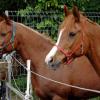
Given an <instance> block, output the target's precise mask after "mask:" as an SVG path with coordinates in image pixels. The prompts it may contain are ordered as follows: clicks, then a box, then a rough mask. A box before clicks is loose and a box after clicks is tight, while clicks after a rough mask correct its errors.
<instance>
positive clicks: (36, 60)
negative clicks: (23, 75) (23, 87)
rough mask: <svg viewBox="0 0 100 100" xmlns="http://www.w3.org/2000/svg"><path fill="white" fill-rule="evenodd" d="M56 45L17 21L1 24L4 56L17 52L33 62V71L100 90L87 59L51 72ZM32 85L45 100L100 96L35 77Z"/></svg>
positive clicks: (1, 42)
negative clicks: (48, 58)
mask: <svg viewBox="0 0 100 100" xmlns="http://www.w3.org/2000/svg"><path fill="white" fill-rule="evenodd" d="M52 46H53V44H52V43H51V42H50V40H49V39H47V38H45V37H43V36H42V35H41V34H40V33H38V32H37V31H34V30H32V29H31V28H29V27H27V26H25V25H23V24H21V23H17V22H13V21H12V20H9V23H8V21H7V22H6V20H3V21H2V22H0V49H1V50H0V52H1V53H0V54H1V55H2V54H3V53H9V52H11V51H13V50H16V51H17V52H18V53H19V54H20V55H21V56H22V58H23V60H24V61H26V60H27V59H30V60H31V70H32V71H34V72H36V73H38V74H40V75H43V76H45V77H48V78H51V79H54V80H56V81H60V82H63V83H68V84H71V85H76V86H81V87H85V88H91V89H97V90H100V78H99V77H98V75H97V73H96V72H95V70H94V69H93V67H92V66H91V64H90V63H89V62H88V60H87V59H86V57H85V56H83V57H81V58H78V59H76V60H75V61H74V62H73V63H72V64H70V65H69V66H67V65H64V64H61V66H63V67H60V68H59V69H57V70H50V69H48V68H47V67H46V64H45V62H44V60H45V57H46V54H47V53H48V52H49V50H50V49H51V48H52ZM32 86H33V89H34V91H35V92H36V94H37V95H38V96H39V98H40V99H41V100H80V99H84V98H85V99H86V98H89V97H91V96H95V95H98V94H97V93H93V92H89V91H83V90H80V89H75V88H71V87H68V86H64V85H61V84H58V83H54V82H52V81H49V80H46V79H43V78H41V77H38V76H36V75H34V74H32Z"/></svg>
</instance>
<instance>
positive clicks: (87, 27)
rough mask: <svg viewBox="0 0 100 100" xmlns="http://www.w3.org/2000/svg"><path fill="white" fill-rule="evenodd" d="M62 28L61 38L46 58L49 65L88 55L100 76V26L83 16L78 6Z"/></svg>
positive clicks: (69, 12) (67, 11)
mask: <svg viewBox="0 0 100 100" xmlns="http://www.w3.org/2000/svg"><path fill="white" fill-rule="evenodd" d="M65 15H66V17H65V19H64V21H63V23H62V24H61V26H60V32H59V38H58V41H57V43H56V45H55V46H54V47H53V49H52V50H53V51H52V50H51V51H50V53H49V54H48V55H47V57H46V62H47V63H48V64H49V65H56V63H59V64H60V63H65V62H66V63H70V62H71V61H72V60H73V59H74V58H75V57H79V56H82V55H86V56H87V57H88V59H89V61H90V62H91V64H92V65H93V67H94V70H95V71H96V73H97V74H98V75H99V76H100V60H99V59H100V53H99V52H100V46H99V42H100V26H99V25H98V24H96V23H94V22H92V21H90V20H89V19H88V18H86V17H85V16H83V15H82V14H81V13H80V12H79V11H78V8H77V7H76V6H74V7H73V10H72V11H69V10H68V9H67V7H66V6H65Z"/></svg>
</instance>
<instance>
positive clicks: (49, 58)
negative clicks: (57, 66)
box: [45, 29, 64, 64]
mask: <svg viewBox="0 0 100 100" xmlns="http://www.w3.org/2000/svg"><path fill="white" fill-rule="evenodd" d="M63 31H64V29H62V30H61V31H60V33H59V36H58V40H57V42H56V45H57V46H58V45H59V42H60V39H61V36H62V33H63ZM57 50H58V48H57V47H56V46H53V48H52V49H51V50H50V52H49V53H48V54H47V56H46V58H45V62H46V63H47V64H48V62H49V61H50V60H51V59H52V57H53V56H55V54H56V52H57Z"/></svg>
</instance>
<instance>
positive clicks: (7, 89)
mask: <svg viewBox="0 0 100 100" xmlns="http://www.w3.org/2000/svg"><path fill="white" fill-rule="evenodd" d="M6 60H7V63H8V82H9V84H10V85H11V72H12V63H11V60H12V57H11V56H10V55H7V56H6ZM6 97H7V100H11V91H10V89H9V88H8V87H6Z"/></svg>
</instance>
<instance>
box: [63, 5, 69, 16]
mask: <svg viewBox="0 0 100 100" xmlns="http://www.w3.org/2000/svg"><path fill="white" fill-rule="evenodd" d="M64 13H65V16H68V14H69V11H68V7H67V6H66V5H64Z"/></svg>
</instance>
